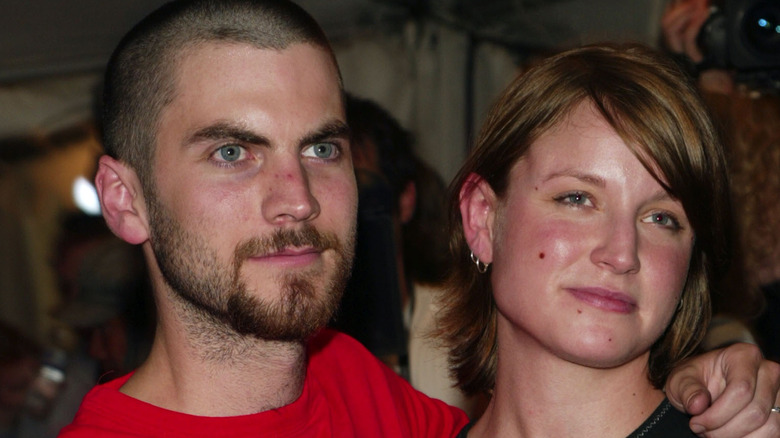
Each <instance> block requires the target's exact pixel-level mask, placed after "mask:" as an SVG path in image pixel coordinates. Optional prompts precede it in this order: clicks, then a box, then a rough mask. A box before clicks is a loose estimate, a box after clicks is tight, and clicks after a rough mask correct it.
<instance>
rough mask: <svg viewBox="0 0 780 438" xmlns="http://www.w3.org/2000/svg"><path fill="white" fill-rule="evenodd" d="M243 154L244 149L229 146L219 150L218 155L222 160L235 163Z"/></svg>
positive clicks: (232, 145)
mask: <svg viewBox="0 0 780 438" xmlns="http://www.w3.org/2000/svg"><path fill="white" fill-rule="evenodd" d="M243 152H244V148H243V147H241V146H238V145H234V144H229V145H225V146H222V147H221V148H219V149H217V151H216V154H217V156H218V158H219V159H221V160H224V161H229V162H233V161H237V160H239V159H240V158H241V157H242V156H243Z"/></svg>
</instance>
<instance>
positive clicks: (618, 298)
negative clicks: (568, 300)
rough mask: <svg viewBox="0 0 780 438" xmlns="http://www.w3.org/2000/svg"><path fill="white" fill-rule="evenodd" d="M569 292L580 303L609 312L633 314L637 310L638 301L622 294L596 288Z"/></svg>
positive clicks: (576, 289) (571, 289) (569, 290)
mask: <svg viewBox="0 0 780 438" xmlns="http://www.w3.org/2000/svg"><path fill="white" fill-rule="evenodd" d="M567 291H568V292H569V293H570V294H572V295H573V296H574V298H576V299H578V300H579V301H582V302H584V303H586V304H589V305H591V306H593V307H596V308H599V309H602V310H606V311H609V312H617V313H631V312H633V311H634V310H635V309H636V300H635V299H634V298H633V297H631V296H630V295H627V294H624V293H622V292H614V291H610V290H608V289H602V288H596V287H587V288H568V289H567Z"/></svg>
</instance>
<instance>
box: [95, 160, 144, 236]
mask: <svg viewBox="0 0 780 438" xmlns="http://www.w3.org/2000/svg"><path fill="white" fill-rule="evenodd" d="M95 188H96V189H97V192H98V197H99V198H100V205H101V208H102V210H103V217H104V218H105V220H106V224H108V227H109V228H110V229H111V231H113V232H114V234H116V235H117V236H119V237H120V238H121V239H123V240H125V241H126V242H128V243H132V244H139V243H143V242H145V241H146V240H147V239H148V238H149V221H148V218H147V214H146V202H145V200H144V196H143V190H142V189H141V183H140V180H139V179H138V175H137V174H136V173H135V171H134V170H133V169H131V168H130V167H128V166H127V165H126V164H124V163H122V162H120V161H117V160H115V159H113V158H111V157H109V156H107V155H104V156H102V157H100V161H99V162H98V171H97V175H96V176H95Z"/></svg>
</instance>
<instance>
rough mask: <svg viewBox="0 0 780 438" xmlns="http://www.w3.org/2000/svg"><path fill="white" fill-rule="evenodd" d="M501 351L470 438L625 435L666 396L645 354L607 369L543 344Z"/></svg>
mask: <svg viewBox="0 0 780 438" xmlns="http://www.w3.org/2000/svg"><path fill="white" fill-rule="evenodd" d="M513 347H516V348H511V347H510V348H502V349H501V350H500V354H499V356H498V369H497V378H496V385H495V390H494V392H493V397H492V399H491V401H490V404H489V405H488V408H487V409H486V411H485V413H484V414H483V416H482V417H481V418H480V420H479V421H478V422H477V423H476V424H475V425H474V428H473V429H472V430H471V432H470V433H469V437H470V438H474V437H499V436H512V437H542V436H550V437H552V436H598V437H606V438H609V437H616V438H620V437H625V436H627V435H629V434H630V433H631V432H632V431H634V430H635V429H636V428H637V427H639V426H640V425H641V424H642V422H643V421H644V420H645V419H646V418H647V417H648V416H649V415H650V414H652V413H653V411H654V410H655V408H656V407H657V406H658V404H659V403H661V401H662V400H663V398H664V395H663V393H662V391H661V390H659V389H656V388H655V387H653V385H652V384H651V383H650V381H649V380H648V378H647V358H648V354H647V353H645V354H643V355H641V356H639V357H637V358H635V359H633V360H631V361H630V362H628V363H625V364H623V365H620V366H617V367H610V368H601V369H599V368H593V367H588V366H583V365H580V364H577V363H574V362H571V361H567V360H564V359H562V358H560V357H557V356H556V355H554V354H553V353H551V352H550V351H549V350H546V349H544V348H542V347H541V346H526V348H523V347H518V346H513Z"/></svg>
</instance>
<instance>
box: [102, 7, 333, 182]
mask: <svg viewBox="0 0 780 438" xmlns="http://www.w3.org/2000/svg"><path fill="white" fill-rule="evenodd" d="M207 42H227V43H244V44H249V45H252V46H254V47H257V48H260V49H270V50H283V49H285V48H287V47H289V46H290V45H292V44H295V43H308V44H312V45H315V46H318V47H321V48H322V49H323V50H325V51H326V52H328V53H329V54H330V55H331V58H332V59H333V64H334V66H336V69H337V71H338V65H337V64H336V59H335V55H334V54H333V50H332V49H331V47H330V44H329V42H328V40H327V38H326V37H325V34H324V32H323V31H322V29H321V28H320V26H319V25H318V24H317V22H316V21H315V20H314V18H312V17H311V16H310V15H309V14H308V13H307V12H306V11H304V10H303V9H302V8H301V7H300V6H298V5H296V4H295V3H292V2H290V1H287V0H194V1H187V0H178V1H173V2H170V3H167V4H165V5H163V6H162V7H160V8H159V9H157V10H155V11H154V12H152V13H151V14H150V15H148V16H147V17H146V18H144V19H143V20H142V21H141V22H139V23H138V24H137V25H136V26H135V27H133V28H132V29H131V30H130V31H129V32H128V33H127V34H126V35H125V36H124V38H123V39H122V41H121V42H120V43H119V45H118V46H117V48H116V49H115V50H114V53H113V54H112V56H111V59H110V61H109V63H108V66H107V69H106V76H105V84H104V90H103V102H102V103H103V108H102V111H101V116H102V120H101V122H102V131H103V145H104V148H105V150H106V153H107V154H108V155H110V156H111V157H113V158H115V159H117V160H120V161H123V162H125V163H127V164H129V165H130V166H131V167H132V168H133V169H134V170H135V172H136V173H137V174H138V177H139V179H140V181H141V184H142V186H143V190H144V192H145V194H146V195H151V194H152V193H153V191H152V189H153V187H154V184H153V179H152V171H151V169H152V168H153V162H154V153H155V147H154V145H155V142H156V137H157V131H158V128H159V121H160V115H161V113H162V110H163V108H165V107H166V105H168V104H169V103H170V102H171V101H172V100H173V99H174V97H175V94H176V89H175V81H176V74H175V73H176V68H177V66H178V64H179V62H180V59H181V55H182V53H183V52H184V51H185V50H186V49H188V48H191V47H193V46H196V45H199V44H203V43H207ZM339 85H340V86H341V84H339Z"/></svg>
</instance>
